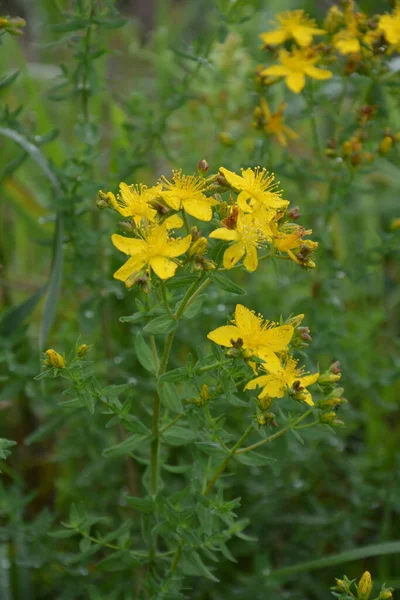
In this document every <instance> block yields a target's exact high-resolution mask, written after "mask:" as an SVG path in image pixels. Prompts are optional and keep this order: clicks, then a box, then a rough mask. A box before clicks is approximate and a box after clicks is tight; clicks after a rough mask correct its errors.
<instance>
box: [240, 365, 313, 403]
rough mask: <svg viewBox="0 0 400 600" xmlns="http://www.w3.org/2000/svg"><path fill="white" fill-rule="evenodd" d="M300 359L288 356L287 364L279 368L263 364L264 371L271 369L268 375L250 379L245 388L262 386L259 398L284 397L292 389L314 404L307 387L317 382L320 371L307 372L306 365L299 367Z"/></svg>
mask: <svg viewBox="0 0 400 600" xmlns="http://www.w3.org/2000/svg"><path fill="white" fill-rule="evenodd" d="M297 363H298V361H297V360H295V359H294V358H293V357H292V356H288V358H287V360H286V364H285V365H284V366H283V365H282V366H281V367H280V368H279V369H278V370H276V371H274V372H272V373H271V372H270V371H271V370H270V369H269V368H268V367H267V368H265V367H264V365H261V369H262V370H263V371H269V373H268V374H267V375H261V376H260V377H256V378H255V379H252V380H251V381H249V383H247V384H246V386H245V388H244V389H245V390H254V389H255V388H257V387H262V388H263V389H262V391H261V393H260V394H259V396H258V398H260V399H261V400H263V399H264V398H283V396H284V395H285V393H286V392H287V391H288V390H290V389H291V390H292V391H293V392H294V394H299V395H301V399H302V401H303V402H306V403H307V404H309V405H310V406H313V404H314V402H313V399H312V396H311V393H310V392H309V391H308V390H307V389H306V388H307V387H308V386H310V385H312V384H313V383H315V382H316V381H317V379H318V377H319V373H314V374H310V373H305V372H304V367H300V368H297Z"/></svg>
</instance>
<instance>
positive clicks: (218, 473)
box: [204, 423, 254, 496]
mask: <svg viewBox="0 0 400 600" xmlns="http://www.w3.org/2000/svg"><path fill="white" fill-rule="evenodd" d="M253 428H254V426H253V423H252V424H251V425H250V426H249V427H248V428H247V429H246V431H245V432H244V434H243V435H242V437H241V438H240V439H239V440H238V441H237V442H236V444H235V445H234V446H233V448H232V450H231V451H230V453H229V455H228V456H227V457H226V458H225V459H224V460H223V461H222V463H221V464H220V465H219V467H218V469H217V470H216V471H215V473H214V475H213V476H212V478H211V479H210V481H209V482H208V484H207V486H206V489H205V490H204V495H205V496H208V494H209V493H210V492H211V490H212V489H213V487H214V485H215V483H216V481H217V479H218V478H219V477H220V476H221V475H222V473H223V472H224V471H225V469H226V467H227V466H228V464H229V463H230V461H231V459H232V458H233V457H234V456H235V454H236V451H237V449H238V448H240V446H241V445H242V444H243V442H244V441H245V439H246V438H247V437H248V436H249V435H250V433H251V432H252V431H253Z"/></svg>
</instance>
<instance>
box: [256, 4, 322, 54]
mask: <svg viewBox="0 0 400 600" xmlns="http://www.w3.org/2000/svg"><path fill="white" fill-rule="evenodd" d="M276 19H277V21H278V23H276V29H274V30H273V31H268V32H267V33H262V34H261V35H260V38H261V39H262V41H263V42H264V44H265V45H266V46H273V45H276V44H283V43H284V42H286V41H287V40H290V39H294V40H295V41H296V43H297V44H299V46H302V47H304V46H309V45H310V44H311V43H312V41H313V36H314V35H323V34H324V33H326V32H325V31H324V30H323V29H318V28H317V27H316V25H315V21H314V19H310V17H308V15H306V14H305V12H304V10H288V11H285V12H282V13H279V14H278V15H276ZM272 23H274V21H272Z"/></svg>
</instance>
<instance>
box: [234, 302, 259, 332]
mask: <svg viewBox="0 0 400 600" xmlns="http://www.w3.org/2000/svg"><path fill="white" fill-rule="evenodd" d="M235 323H236V325H237V327H239V329H241V330H242V331H243V332H246V333H255V332H257V331H260V328H261V323H260V317H258V316H257V315H256V313H255V312H254V311H252V310H250V309H249V308H247V306H243V304H236V308H235Z"/></svg>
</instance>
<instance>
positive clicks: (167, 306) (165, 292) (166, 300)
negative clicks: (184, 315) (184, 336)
mask: <svg viewBox="0 0 400 600" xmlns="http://www.w3.org/2000/svg"><path fill="white" fill-rule="evenodd" d="M161 294H162V299H163V302H164V306H165V310H166V311H167V313H168V314H169V316H170V317H171V319H174V320H175V319H176V317H175V315H174V313H173V312H172V310H171V309H170V307H169V304H168V298H167V290H166V288H165V285H164V282H163V281H161Z"/></svg>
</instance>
